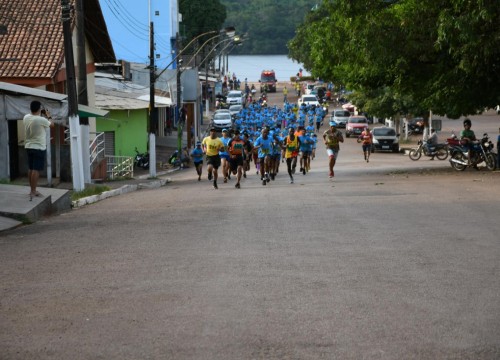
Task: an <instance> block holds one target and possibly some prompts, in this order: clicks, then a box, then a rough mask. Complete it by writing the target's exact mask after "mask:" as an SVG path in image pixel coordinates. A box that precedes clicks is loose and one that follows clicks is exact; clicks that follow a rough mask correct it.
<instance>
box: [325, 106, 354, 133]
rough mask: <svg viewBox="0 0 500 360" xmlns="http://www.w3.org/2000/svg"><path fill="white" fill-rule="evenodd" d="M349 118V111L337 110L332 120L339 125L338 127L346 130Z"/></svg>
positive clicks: (334, 111)
mask: <svg viewBox="0 0 500 360" xmlns="http://www.w3.org/2000/svg"><path fill="white" fill-rule="evenodd" d="M349 116H351V113H350V112H349V111H347V110H344V109H335V110H333V113H332V116H331V117H330V120H332V121H335V122H336V123H337V127H339V128H345V127H346V125H347V121H348V120H349Z"/></svg>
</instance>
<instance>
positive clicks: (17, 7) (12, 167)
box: [0, 0, 116, 180]
mask: <svg viewBox="0 0 500 360" xmlns="http://www.w3.org/2000/svg"><path fill="white" fill-rule="evenodd" d="M69 2H70V4H71V5H72V9H73V11H72V12H71V18H72V29H73V30H72V31H73V53H74V54H75V62H76V63H78V59H76V54H77V41H76V40H77V35H76V31H77V28H76V26H75V21H76V20H75V19H76V13H75V11H74V8H75V0H69ZM83 6H84V9H85V15H84V27H85V44H86V46H85V54H86V59H85V68H86V72H87V78H86V80H87V82H86V83H87V88H86V91H87V94H88V104H89V106H90V108H87V110H89V109H92V107H93V106H94V105H95V96H94V94H95V87H94V80H95V79H94V72H95V65H94V64H95V63H96V62H115V60H116V59H115V55H114V51H113V47H112V43H111V39H110V38H109V35H108V33H107V28H106V24H105V21H104V18H103V16H102V12H101V8H100V5H99V1H98V0H84V1H83ZM0 14H2V16H1V17H0V56H1V58H0V82H4V83H10V84H15V85H22V86H24V87H28V88H34V89H38V90H42V91H48V92H51V93H59V94H65V93H66V89H67V79H66V69H65V68H66V66H65V60H64V37H63V25H62V21H61V14H62V12H61V1H60V0H30V1H27V0H20V1H12V0H0ZM82 83H83V82H82ZM5 91H7V90H5ZM7 92H8V94H7V95H5V94H4V96H17V97H28V98H29V99H41V100H42V102H48V101H49V100H53V99H51V97H52V96H51V95H47V94H45V95H47V97H44V96H45V95H43V94H41V93H39V94H38V95H36V94H30V91H25V90H21V91H14V92H12V91H7ZM38 96H41V97H38ZM56 98H57V96H56ZM61 101H62V102H63V101H64V100H63V99H57V102H58V104H59V103H60V102H61ZM28 103H29V102H28ZM49 109H50V106H49ZM23 111H24V113H28V112H29V107H28V108H27V109H26V108H24V109H23ZM6 113H7V112H6V111H4V113H3V114H2V113H0V129H2V131H1V132H0V158H1V159H4V158H5V159H6V160H7V162H8V164H4V165H3V166H0V178H10V179H14V178H16V177H18V176H23V175H24V174H26V172H27V169H26V166H25V164H24V163H23V162H22V159H23V158H24V148H23V140H24V134H23V130H22V124H21V123H20V122H21V120H22V118H17V119H16V118H11V117H8V116H7V115H6ZM98 113H99V112H97V111H94V112H93V111H86V112H85V113H83V112H81V116H82V117H85V116H88V117H89V128H90V131H91V132H95V124H96V122H95V116H96V115H99V114H98ZM53 117H54V119H55V122H56V124H57V126H56V127H55V128H54V129H52V130H51V139H52V140H51V148H54V149H56V148H57V149H59V152H58V151H52V154H54V155H53V157H54V159H53V160H54V162H56V158H58V160H59V161H60V164H59V165H60V166H59V168H60V170H61V173H60V174H56V175H60V176H65V175H64V174H69V173H70V171H68V169H70V168H71V166H70V160H69V158H70V157H69V156H68V155H67V154H68V153H69V145H68V144H67V143H66V142H65V137H66V135H65V131H66V129H67V125H68V118H67V113H66V114H64V113H61V112H58V114H57V116H53ZM3 130H5V131H3ZM12 142H15V143H16V144H14V146H12V145H11V146H9V143H12ZM57 168H58V166H56V167H52V171H54V173H55V172H56V169H57ZM50 175H52V174H50ZM42 176H46V174H42ZM63 180H65V179H63Z"/></svg>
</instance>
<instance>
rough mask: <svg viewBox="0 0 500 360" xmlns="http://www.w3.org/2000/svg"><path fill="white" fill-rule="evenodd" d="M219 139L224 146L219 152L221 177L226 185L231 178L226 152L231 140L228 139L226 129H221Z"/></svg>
mask: <svg viewBox="0 0 500 360" xmlns="http://www.w3.org/2000/svg"><path fill="white" fill-rule="evenodd" d="M220 139H221V140H222V143H223V144H224V148H223V149H222V150H221V151H220V152H219V155H220V159H221V164H222V175H223V176H224V182H225V183H227V179H228V178H231V175H230V174H229V161H228V160H229V153H228V152H227V144H228V143H229V141H230V140H231V138H230V137H229V131H228V130H227V129H222V137H221V138H220Z"/></svg>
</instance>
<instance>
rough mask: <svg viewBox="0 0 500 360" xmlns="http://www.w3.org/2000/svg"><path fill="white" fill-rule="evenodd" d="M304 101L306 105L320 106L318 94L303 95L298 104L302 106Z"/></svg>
mask: <svg viewBox="0 0 500 360" xmlns="http://www.w3.org/2000/svg"><path fill="white" fill-rule="evenodd" d="M303 103H304V104H306V105H314V106H319V101H318V98H317V97H316V95H302V96H301V97H300V99H299V101H298V102H297V104H298V106H299V107H300V105H302V104H303Z"/></svg>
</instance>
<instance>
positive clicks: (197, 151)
mask: <svg viewBox="0 0 500 360" xmlns="http://www.w3.org/2000/svg"><path fill="white" fill-rule="evenodd" d="M191 157H192V158H193V162H201V161H203V150H202V149H201V146H200V147H198V146H197V147H195V148H194V149H193V151H191Z"/></svg>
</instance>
